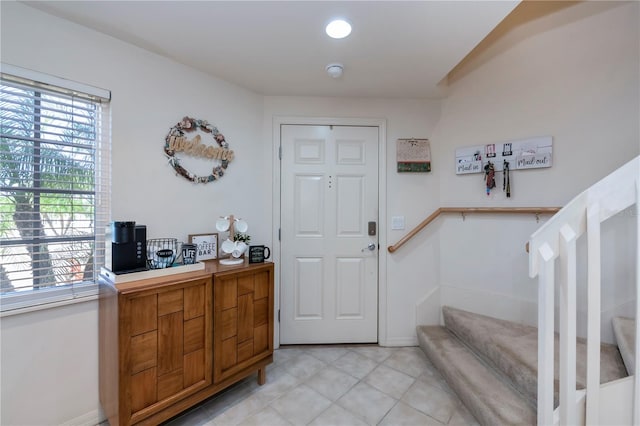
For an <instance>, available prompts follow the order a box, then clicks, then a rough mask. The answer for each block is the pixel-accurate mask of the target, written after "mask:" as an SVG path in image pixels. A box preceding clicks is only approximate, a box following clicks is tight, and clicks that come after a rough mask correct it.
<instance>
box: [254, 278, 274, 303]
mask: <svg viewBox="0 0 640 426" xmlns="http://www.w3.org/2000/svg"><path fill="white" fill-rule="evenodd" d="M270 276H271V274H269V273H268V272H260V273H257V274H255V276H254V283H255V291H254V293H255V294H254V296H253V297H254V299H256V300H257V299H263V298H265V297H269V288H270V287H271V285H272V283H271V280H270V279H269V278H270Z"/></svg>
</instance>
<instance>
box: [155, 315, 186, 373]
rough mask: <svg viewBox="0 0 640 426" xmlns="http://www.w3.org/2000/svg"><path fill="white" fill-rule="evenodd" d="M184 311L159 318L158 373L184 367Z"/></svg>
mask: <svg viewBox="0 0 640 426" xmlns="http://www.w3.org/2000/svg"><path fill="white" fill-rule="evenodd" d="M183 326H184V325H183V322H182V312H175V313H173V314H169V315H163V316H161V317H160V318H158V374H166V373H169V372H171V371H175V370H179V369H181V368H182V347H183V344H182V342H183V333H184V329H183Z"/></svg>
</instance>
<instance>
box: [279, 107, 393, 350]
mask: <svg viewBox="0 0 640 426" xmlns="http://www.w3.org/2000/svg"><path fill="white" fill-rule="evenodd" d="M286 124H298V125H305V124H306V125H315V126H331V125H334V126H375V127H378V129H379V133H378V135H379V140H378V191H379V194H378V244H379V245H380V249H379V250H378V344H379V345H381V346H385V345H386V341H387V232H386V223H387V209H386V206H387V120H385V119H383V118H345V117H342V118H338V117H293V116H292V117H289V116H274V117H273V123H272V126H273V127H272V130H273V139H272V144H273V151H272V152H273V191H272V193H273V199H272V205H273V226H272V229H273V239H272V241H273V253H272V254H271V256H272V258H273V263H274V264H275V265H274V266H275V272H274V286H275V289H274V290H275V291H274V297H275V306H274V312H275V318H274V321H275V324H274V336H273V337H274V348H278V347H279V346H280V323H279V322H278V311H279V310H280V262H281V259H280V239H279V235H278V232H279V229H280V197H281V194H280V184H281V176H280V173H281V171H280V151H279V150H280V127H281V126H282V125H286Z"/></svg>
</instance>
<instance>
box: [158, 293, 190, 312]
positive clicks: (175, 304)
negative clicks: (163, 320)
mask: <svg viewBox="0 0 640 426" xmlns="http://www.w3.org/2000/svg"><path fill="white" fill-rule="evenodd" d="M183 306H184V293H183V291H182V289H179V290H173V291H164V292H162V293H159V294H158V316H159V317H160V316H163V315H167V314H170V313H173V312H178V311H182V309H183Z"/></svg>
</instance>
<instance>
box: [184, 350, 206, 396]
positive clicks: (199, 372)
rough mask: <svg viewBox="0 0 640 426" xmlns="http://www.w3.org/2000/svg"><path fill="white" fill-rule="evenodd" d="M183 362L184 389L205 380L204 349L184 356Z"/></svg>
mask: <svg viewBox="0 0 640 426" xmlns="http://www.w3.org/2000/svg"><path fill="white" fill-rule="evenodd" d="M183 362H184V387H185V388H187V387H189V386H192V385H194V384H196V383H198V382H200V381H202V380H204V379H205V363H204V349H200V350H199V351H195V352H191V353H190V354H186V355H185V356H184V360H183Z"/></svg>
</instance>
